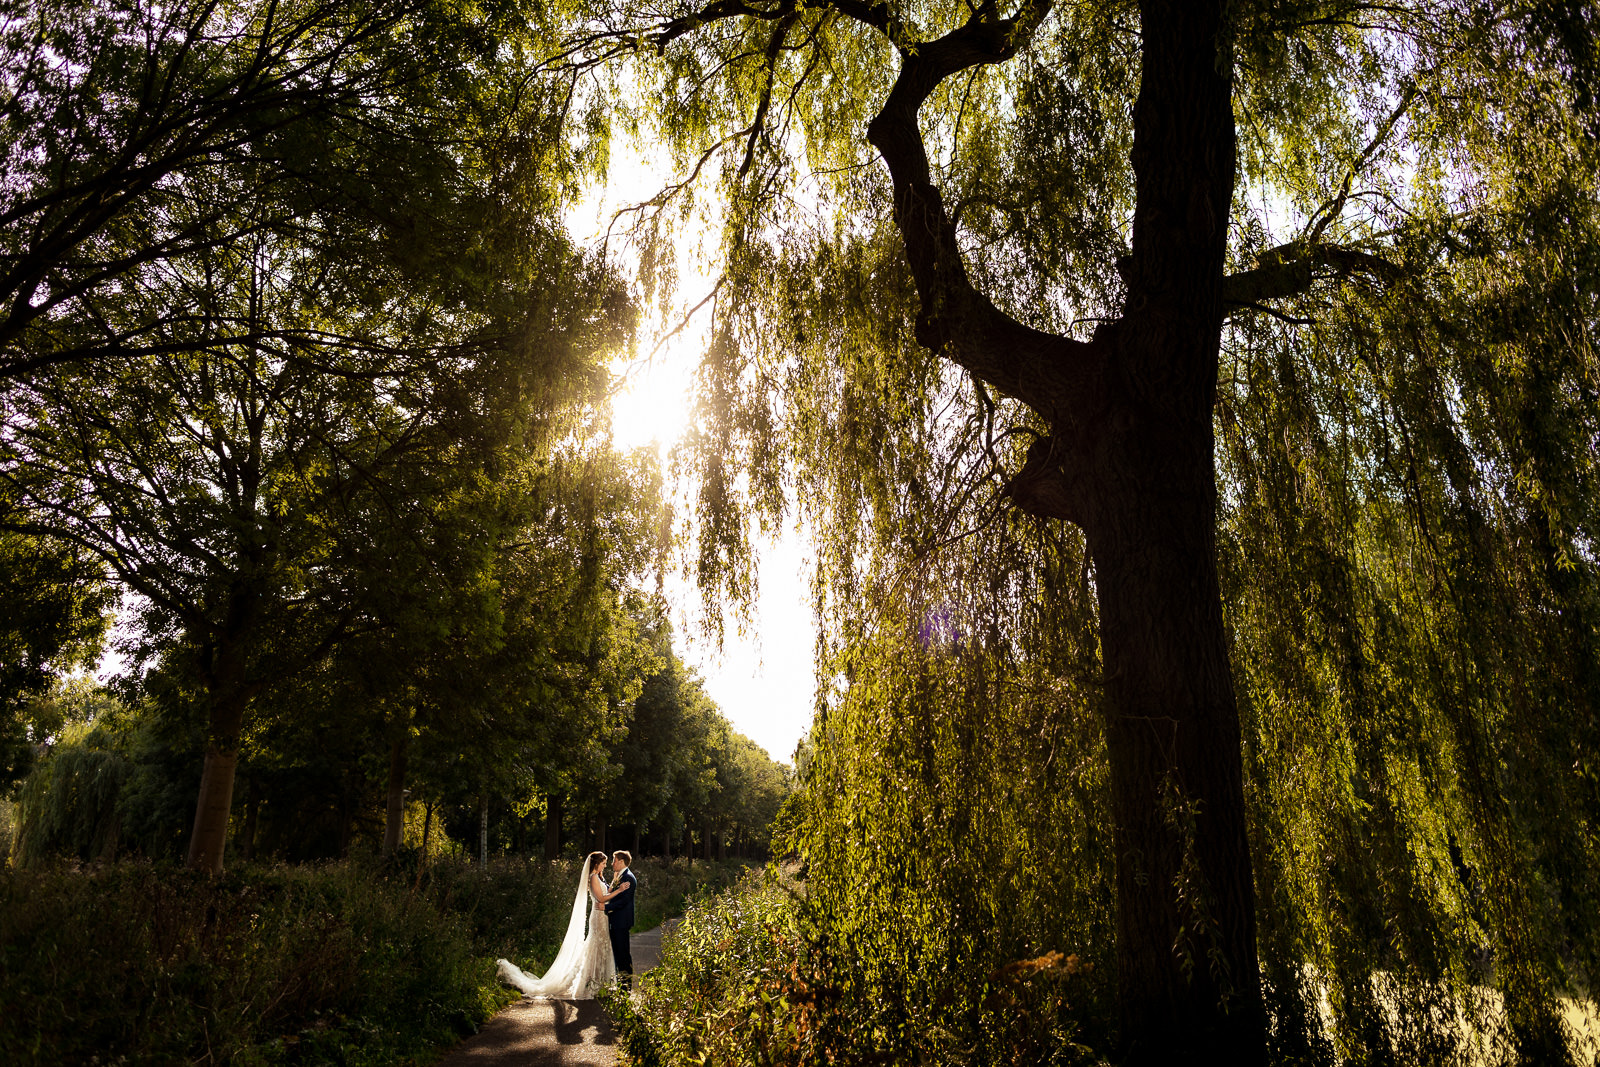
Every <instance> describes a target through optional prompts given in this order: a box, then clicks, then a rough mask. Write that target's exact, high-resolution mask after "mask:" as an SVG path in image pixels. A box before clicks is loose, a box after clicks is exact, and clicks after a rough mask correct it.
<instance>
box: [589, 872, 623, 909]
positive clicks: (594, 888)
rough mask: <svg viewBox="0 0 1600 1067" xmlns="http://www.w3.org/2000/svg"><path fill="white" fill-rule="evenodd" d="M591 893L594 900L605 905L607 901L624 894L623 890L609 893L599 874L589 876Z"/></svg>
mask: <svg viewBox="0 0 1600 1067" xmlns="http://www.w3.org/2000/svg"><path fill="white" fill-rule="evenodd" d="M589 892H591V893H593V894H594V899H596V900H598V901H599V902H600V903H602V904H604V903H605V902H606V901H608V900H610V899H611V898H612V897H614V896H616V895H617V894H618V893H620V892H622V890H620V889H616V890H613V891H611V892H609V893H607V892H606V884H605V883H604V882H602V881H601V880H600V876H599V875H598V874H591V875H590V876H589Z"/></svg>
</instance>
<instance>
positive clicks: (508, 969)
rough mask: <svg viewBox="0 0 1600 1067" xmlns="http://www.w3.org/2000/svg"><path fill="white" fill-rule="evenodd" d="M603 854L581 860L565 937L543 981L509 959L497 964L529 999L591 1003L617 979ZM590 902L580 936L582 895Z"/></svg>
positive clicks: (507, 982) (505, 977)
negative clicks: (586, 926)
mask: <svg viewBox="0 0 1600 1067" xmlns="http://www.w3.org/2000/svg"><path fill="white" fill-rule="evenodd" d="M605 860H606V854H605V853H604V852H591V853H589V855H588V857H587V858H586V859H585V860H584V861H583V865H582V866H583V869H582V872H581V873H580V874H579V877H578V892H577V895H576V896H574V897H573V898H572V918H571V919H569V920H567V935H566V937H564V938H562V939H561V949H560V951H558V952H557V953H556V958H555V962H554V963H552V964H550V969H549V970H548V971H546V972H544V977H543V978H534V977H531V976H530V975H528V974H527V973H525V972H524V971H523V970H522V969H521V968H520V967H518V966H517V965H516V964H514V963H512V962H511V961H510V960H500V961H499V973H500V978H501V980H503V981H504V982H505V983H506V984H507V985H511V986H515V987H516V988H518V989H520V990H522V991H523V992H524V993H526V994H527V995H528V996H532V997H551V998H553V999H557V1000H592V999H594V994H595V991H596V990H598V989H600V988H601V987H603V986H605V985H606V984H608V983H609V982H610V981H611V980H612V979H613V978H615V977H616V976H617V962H616V960H615V959H613V958H612V955H611V936H610V932H609V927H608V924H607V922H606V909H605V903H606V901H608V900H610V899H611V898H612V897H614V896H616V895H617V894H616V893H612V892H608V891H607V889H606V884H605V883H604V882H602V881H601V880H600V871H601V870H602V869H603V868H604V866H605ZM586 891H587V895H588V896H589V898H590V900H591V901H592V903H591V904H590V907H589V936H588V937H587V938H586V937H584V933H583V898H584V895H585V892H586Z"/></svg>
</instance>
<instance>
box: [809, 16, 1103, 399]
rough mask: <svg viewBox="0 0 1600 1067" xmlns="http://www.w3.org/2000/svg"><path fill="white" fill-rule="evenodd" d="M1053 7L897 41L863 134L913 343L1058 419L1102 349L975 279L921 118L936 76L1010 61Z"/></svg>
mask: <svg viewBox="0 0 1600 1067" xmlns="http://www.w3.org/2000/svg"><path fill="white" fill-rule="evenodd" d="M831 6H833V7H835V8H836V9H838V10H840V11H841V12H844V13H846V14H850V15H851V17H860V18H861V21H868V19H869V17H870V18H873V19H875V18H877V17H878V16H877V15H876V14H875V13H874V12H876V11H878V10H879V9H877V8H866V9H861V8H862V6H861V5H859V4H856V3H854V2H852V0H834V2H833V3H832V4H831ZM858 9H861V10H860V14H859V15H858V14H857V11H858ZM1049 9H1050V5H1049V4H1048V3H1044V4H1040V5H1037V6H1031V7H1025V8H1024V9H1023V12H1022V14H1020V15H1019V16H1017V17H1015V18H1010V19H995V18H993V17H992V15H993V10H992V8H989V7H987V6H986V7H984V8H981V9H980V10H979V11H978V12H977V13H975V14H974V15H973V17H972V18H971V19H969V20H968V21H967V22H966V23H965V24H964V25H962V26H961V27H959V28H958V29H955V30H952V31H951V32H950V33H948V34H946V35H945V36H943V37H941V38H939V39H937V40H935V41H930V42H928V43H926V44H922V45H918V46H915V47H914V48H912V47H906V46H904V45H902V46H901V49H902V52H901V54H902V57H903V58H902V62H901V67H900V74H899V76H898V77H897V78H896V79H895V83H894V87H893V88H892V89H891V90H890V92H889V97H888V99H887V100H886V101H885V103H884V105H883V109H882V110H881V111H880V112H879V113H878V115H877V117H876V118H874V119H873V120H872V122H871V124H869V125H868V127H867V140H868V141H870V142H871V143H872V145H873V147H874V148H876V149H877V150H878V152H879V154H880V155H882V156H883V159H884V162H885V163H887V164H888V166H889V174H890V178H891V180H892V182H893V185H894V218H895V224H896V225H897V226H898V227H899V230H900V235H901V239H902V241H903V242H904V244H905V250H906V258H907V260H908V261H909V263H910V266H911V273H912V277H913V279H914V280H915V282H916V286H917V295H918V298H919V300H920V303H921V311H920V313H919V314H918V316H917V324H916V332H917V340H918V341H919V342H921V343H922V344H923V345H925V346H926V347H928V348H930V349H933V350H935V351H938V352H939V353H940V354H941V355H943V356H945V357H946V358H948V359H950V360H952V361H953V362H955V363H957V364H959V365H960V366H962V367H964V368H966V369H967V370H969V371H971V372H972V373H973V374H975V375H977V376H978V377H979V378H981V379H982V380H984V381H986V382H988V383H989V384H991V385H993V386H995V387H996V388H998V389H1000V390H1001V391H1003V392H1005V393H1007V394H1009V395H1011V396H1013V397H1016V398H1017V399H1018V400H1021V401H1022V402H1023V403H1025V404H1027V405H1028V406H1029V407H1031V408H1033V409H1034V410H1035V411H1036V412H1038V413H1039V414H1040V415H1041V416H1043V417H1044V418H1045V419H1046V420H1048V421H1050V422H1055V421H1056V420H1058V419H1060V418H1062V417H1064V416H1065V415H1066V414H1067V412H1068V406H1069V404H1070V403H1077V404H1081V403H1082V402H1083V400H1084V398H1085V395H1086V393H1087V392H1089V391H1090V390H1092V389H1094V388H1095V386H1096V384H1097V383H1098V381H1099V378H1100V374H1099V370H1100V360H1099V358H1098V350H1097V349H1096V348H1095V346H1094V345H1093V344H1085V343H1083V342H1080V341H1074V340H1072V339H1070V338H1064V337H1058V336H1056V335H1054V334H1049V333H1045V332H1043V331H1041V330H1036V329H1033V328H1032V327H1030V326H1027V325H1024V324H1023V323H1021V322H1018V321H1017V320H1015V319H1013V318H1012V317H1011V316H1009V315H1007V314H1005V313H1004V312H1003V311H1001V310H1000V309H999V308H997V307H995V305H994V302H993V301H991V300H990V299H989V298H988V297H987V296H985V295H984V294H982V293H980V292H978V290H977V289H976V288H975V287H974V286H973V284H972V282H971V279H970V278H969V277H968V275H967V270H966V265H965V263H964V262H963V260H962V255H961V249H960V246H959V244H958V242H957V239H956V227H955V223H954V221H953V220H952V219H951V216H950V214H949V212H947V211H946V210H945V206H944V199H943V197H942V195H941V194H940V192H939V190H938V188H937V187H936V186H935V185H934V184H933V181H932V176H931V169H930V167H929V163H928V153H927V147H926V145H925V144H924V142H923V138H922V130H921V127H920V126H919V124H918V112H919V111H920V109H921V107H922V104H923V103H924V102H925V101H926V100H927V98H928V96H929V95H930V94H931V93H932V92H933V91H934V89H935V88H937V87H938V85H939V83H940V82H941V81H943V80H944V79H945V78H947V77H949V76H950V75H952V74H956V73H959V72H960V71H963V70H967V69H970V68H972V67H976V66H980V65H984V64H989V63H1002V62H1005V61H1006V60H1008V59H1010V58H1011V57H1012V56H1014V55H1016V53H1017V51H1018V49H1019V48H1021V46H1022V45H1023V44H1024V43H1026V41H1027V40H1028V38H1029V37H1030V36H1031V34H1032V33H1033V31H1034V29H1035V28H1036V27H1037V26H1038V24H1039V22H1040V21H1041V20H1042V19H1043V18H1044V16H1045V15H1046V14H1047V13H1048V11H1049ZM885 17H886V16H885ZM869 24H875V23H871V22H869Z"/></svg>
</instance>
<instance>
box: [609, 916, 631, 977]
mask: <svg viewBox="0 0 1600 1067" xmlns="http://www.w3.org/2000/svg"><path fill="white" fill-rule="evenodd" d="M631 932H632V930H631V929H624V930H618V929H616V928H615V927H613V928H612V930H611V958H612V959H614V960H616V961H617V973H618V974H627V975H631V974H633V946H632V945H631V944H629V943H628V935H629V934H630V933H631Z"/></svg>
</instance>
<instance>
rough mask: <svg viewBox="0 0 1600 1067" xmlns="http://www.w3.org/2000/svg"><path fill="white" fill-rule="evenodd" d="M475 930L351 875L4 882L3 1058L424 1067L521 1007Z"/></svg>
mask: <svg viewBox="0 0 1600 1067" xmlns="http://www.w3.org/2000/svg"><path fill="white" fill-rule="evenodd" d="M465 927H466V924H465V922H464V921H463V919H462V917H461V916H459V915H454V914H450V913H447V912H444V911H441V910H440V909H438V908H437V907H435V906H433V905H432V904H431V903H430V902H429V901H428V900H426V899H424V898H422V897H419V896H414V895H412V894H411V893H410V892H408V890H407V889H406V888H405V887H403V886H401V885H398V884H394V883H390V882H386V881H383V880H381V879H375V878H372V877H371V876H370V874H369V873H368V872H364V871H361V870H359V869H357V868H355V867H354V866H353V865H350V864H339V865H328V866H323V867H311V868H298V869H297V868H285V867H277V868H244V869H241V870H240V871H237V872H233V873H230V874H228V875H226V876H224V877H221V878H216V879H208V878H205V877H204V876H201V875H196V874H192V873H190V872H187V871H183V870H178V869H172V868H163V867H156V866H152V865H149V864H145V863H125V864H121V865H118V866H115V867H107V868H102V869H96V870H78V869H73V868H65V867H63V868H55V869H43V870H40V869H35V870H17V869H9V870H4V871H0V1061H3V1062H6V1063H87V1062H89V1061H90V1060H91V1058H92V1057H96V1056H98V1057H99V1058H100V1060H101V1061H102V1062H112V1061H115V1060H118V1059H120V1060H125V1061H127V1062H130V1063H162V1062H177V1061H192V1060H195V1059H198V1058H206V1057H209V1059H210V1060H211V1061H212V1062H231V1063H241V1064H254V1063H262V1064H267V1063H284V1064H288V1063H326V1062H333V1061H338V1062H344V1063H348V1064H364V1063H371V1064H379V1063H384V1064H392V1063H401V1062H415V1060H416V1059H417V1058H419V1057H422V1056H425V1055H426V1054H427V1053H429V1052H430V1051H431V1050H432V1049H433V1048H434V1047H436V1046H437V1045H438V1044H439V1043H440V1042H442V1041H447V1040H452V1039H454V1038H455V1037H457V1036H458V1035H459V1034H461V1033H464V1032H471V1031H472V1029H473V1028H474V1027H475V1025H476V1024H477V1022H478V1021H479V1020H481V1019H482V1018H483V1017H484V1016H485V1015H486V1014H487V1013H488V1012H490V1011H492V1010H494V1009H495V1008H496V1007H498V1006H499V1004H500V1003H502V1002H503V1001H504V1000H505V999H509V998H507V997H499V996H497V995H496V994H494V993H493V987H492V984H491V981H492V964H491V963H489V961H488V960H486V959H483V958H479V957H475V956H474V955H473V952H472V948H473V945H472V941H471V938H470V936H469V935H468V933H467V930H466V928H465Z"/></svg>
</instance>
